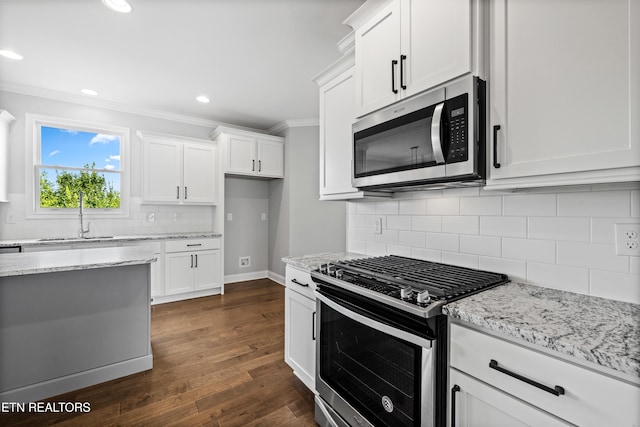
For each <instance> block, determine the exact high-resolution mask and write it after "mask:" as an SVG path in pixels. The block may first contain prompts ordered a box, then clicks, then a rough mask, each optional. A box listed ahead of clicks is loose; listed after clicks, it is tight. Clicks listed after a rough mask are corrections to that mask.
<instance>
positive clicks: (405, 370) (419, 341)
mask: <svg viewBox="0 0 640 427" xmlns="http://www.w3.org/2000/svg"><path fill="white" fill-rule="evenodd" d="M311 278H312V279H313V281H314V282H316V284H317V285H318V286H317V290H316V297H317V299H316V301H317V302H316V304H317V313H318V314H317V316H318V318H317V322H316V337H317V338H318V339H317V340H316V357H317V365H316V366H317V370H316V388H317V391H318V395H317V396H316V415H315V416H316V421H317V422H318V423H319V424H320V425H321V426H394V427H396V426H444V425H445V423H446V413H445V412H446V389H447V376H446V375H447V322H446V317H445V316H444V315H442V306H443V305H445V304H447V303H449V302H452V301H455V300H457V299H460V298H463V297H465V296H467V295H470V294H473V293H477V292H480V291H482V290H484V289H488V288H490V287H493V286H496V285H499V284H503V283H506V282H507V281H508V278H507V276H506V275H503V274H498V273H491V272H487V271H480V270H473V269H470V268H464V267H457V266H453V265H447V264H440V263H436V262H429V261H423V260H417V259H412V258H405V257H400V256H393V255H391V256H384V257H376V258H365V259H360V260H352V261H337V262H333V263H329V264H323V265H322V266H320V268H319V269H318V270H316V271H312V272H311Z"/></svg>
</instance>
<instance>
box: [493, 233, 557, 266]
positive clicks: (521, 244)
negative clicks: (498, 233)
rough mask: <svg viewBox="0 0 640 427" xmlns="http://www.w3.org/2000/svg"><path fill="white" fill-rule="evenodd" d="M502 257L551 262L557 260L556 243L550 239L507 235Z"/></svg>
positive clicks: (503, 242) (503, 244)
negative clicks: (519, 237)
mask: <svg viewBox="0 0 640 427" xmlns="http://www.w3.org/2000/svg"><path fill="white" fill-rule="evenodd" d="M502 257H503V258H509V259H520V260H523V261H537V262H545V263H549V264H551V263H554V262H555V260H556V244H555V242H553V241H550V240H528V239H515V238H510V237H505V238H503V239H502Z"/></svg>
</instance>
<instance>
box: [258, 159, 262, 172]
mask: <svg viewBox="0 0 640 427" xmlns="http://www.w3.org/2000/svg"><path fill="white" fill-rule="evenodd" d="M258 172H262V160H258Z"/></svg>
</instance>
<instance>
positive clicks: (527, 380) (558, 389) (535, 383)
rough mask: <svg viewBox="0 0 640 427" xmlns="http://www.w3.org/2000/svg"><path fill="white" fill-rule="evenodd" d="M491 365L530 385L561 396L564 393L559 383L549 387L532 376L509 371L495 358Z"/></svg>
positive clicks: (492, 367)
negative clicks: (528, 376)
mask: <svg viewBox="0 0 640 427" xmlns="http://www.w3.org/2000/svg"><path fill="white" fill-rule="evenodd" d="M489 367H490V368H491V369H495V370H496V371H498V372H502V373H503V374H507V375H509V376H510V377H513V378H515V379H518V380H520V381H524V382H525V383H527V384H530V385H532V386H534V387H537V388H539V389H540V390H544V391H546V392H547V393H551V394H553V395H554V396H560V395H561V394H564V388H563V387H560V386H559V385H557V386H555V387H554V388H551V387H548V386H546V385H544V384H541V383H539V382H538V381H534V380H532V379H530V378H527V377H523V376H522V375H520V374H516V373H515V372H511V371H509V370H507V369H505V368H502V367H500V366H498V362H497V361H495V360H493V359H491V362H489Z"/></svg>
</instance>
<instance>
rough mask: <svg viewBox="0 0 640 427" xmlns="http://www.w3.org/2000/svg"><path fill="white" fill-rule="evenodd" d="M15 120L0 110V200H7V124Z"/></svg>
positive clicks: (6, 112)
mask: <svg viewBox="0 0 640 427" xmlns="http://www.w3.org/2000/svg"><path fill="white" fill-rule="evenodd" d="M14 120H15V117H13V116H12V115H11V114H9V112H8V111H5V110H0V202H7V201H9V194H8V193H9V125H10V124H11V123H12V122H13V121H14Z"/></svg>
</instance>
